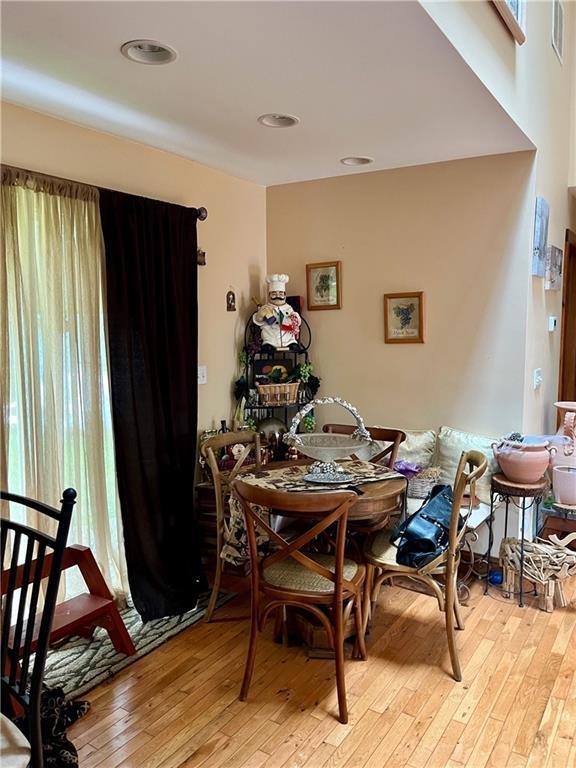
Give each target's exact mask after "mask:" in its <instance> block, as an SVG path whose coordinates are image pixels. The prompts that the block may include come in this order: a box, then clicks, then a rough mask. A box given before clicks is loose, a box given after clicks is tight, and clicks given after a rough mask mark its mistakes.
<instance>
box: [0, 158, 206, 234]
mask: <svg viewBox="0 0 576 768" xmlns="http://www.w3.org/2000/svg"><path fill="white" fill-rule="evenodd" d="M2 167H3V168H8V169H10V170H13V171H17V172H20V173H29V174H30V175H31V176H36V177H37V178H39V179H45V180H46V181H57V182H63V183H65V184H76V185H78V186H84V187H87V188H90V189H96V190H98V189H106V190H110V191H112V192H118V191H120V190H117V189H112V188H111V187H97V186H96V185H94V184H87V183H86V182H85V181H76V180H75V179H67V178H64V177H63V176H54V175H52V174H48V173H42V172H41V171H33V170H31V169H30V168H20V167H19V166H15V165H9V164H8V163H2ZM125 194H133V193H132V192H127V193H125ZM136 197H147V195H136ZM148 199H150V200H154V199H157V198H148ZM160 202H163V203H169V204H170V205H180V203H172V202H169V201H168V200H160ZM183 207H184V208H187V207H188V206H183ZM196 211H197V212H198V221H206V219H207V218H208V209H207V208H205V207H204V206H203V205H202V206H200V207H199V208H196Z"/></svg>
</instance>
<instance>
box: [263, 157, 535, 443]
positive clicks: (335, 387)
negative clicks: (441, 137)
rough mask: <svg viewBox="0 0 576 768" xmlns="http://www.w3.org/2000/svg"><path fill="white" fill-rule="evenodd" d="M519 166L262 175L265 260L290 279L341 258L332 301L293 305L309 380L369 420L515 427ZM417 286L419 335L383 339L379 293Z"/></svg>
mask: <svg viewBox="0 0 576 768" xmlns="http://www.w3.org/2000/svg"><path fill="white" fill-rule="evenodd" d="M532 173H533V153H531V152H523V153H516V154H512V155H501V156H495V157H486V158H477V159H473V160H461V161H455V162H450V163H438V164H435V165H427V166H418V167H413V168H406V169H400V170H394V171H382V172H375V173H368V174H358V175H354V176H348V177H340V178H334V179H326V180H320V181H313V182H306V183H300V184H288V185H282V186H277V187H271V188H269V189H268V191H267V225H268V234H267V250H268V266H269V269H270V270H271V271H282V272H288V273H289V274H290V281H291V282H290V285H291V288H290V290H291V292H295V293H299V294H301V295H303V296H306V282H305V281H306V269H305V265H306V264H307V263H313V262H322V261H333V260H336V259H338V260H341V261H342V281H343V307H342V309H341V310H329V311H321V312H318V311H315V312H307V313H306V318H307V320H308V322H309V323H310V325H311V327H312V333H313V344H312V347H311V350H310V353H311V359H312V361H313V362H314V365H315V368H316V371H317V373H318V375H319V376H320V377H321V378H322V388H321V393H323V394H335V395H340V396H342V397H344V398H347V399H349V400H350V401H351V402H352V403H353V404H354V405H356V406H357V408H358V409H359V411H360V413H361V414H362V415H363V417H364V418H365V420H366V421H367V423H370V424H382V425H387V426H397V427H407V428H412V429H419V428H427V427H438V426H439V425H440V424H448V425H451V426H456V427H460V428H462V429H469V430H473V431H477V432H481V433H484V434H488V435H490V434H493V435H500V434H502V433H503V432H505V431H507V430H512V429H516V428H519V425H520V424H521V420H522V405H523V404H522V392H523V385H524V353H525V339H526V336H525V333H526V316H527V292H528V273H527V254H528V251H529V244H530V237H531V222H530V220H529V218H530V217H529V213H528V210H529V207H530V206H529V202H530V197H531V184H532V182H531V178H532ZM419 290H422V291H424V292H425V298H426V306H427V308H426V318H425V326H426V342H425V343H424V344H385V343H384V327H383V323H384V321H383V295H384V293H391V292H397V291H419ZM333 415H334V416H337V414H333ZM341 415H342V414H340V416H341ZM319 416H322V414H319Z"/></svg>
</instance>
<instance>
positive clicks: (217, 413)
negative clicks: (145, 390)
mask: <svg viewBox="0 0 576 768" xmlns="http://www.w3.org/2000/svg"><path fill="white" fill-rule="evenodd" d="M2 161H3V162H5V163H7V164H11V165H16V166H20V167H23V168H29V169H32V170H37V171H42V172H44V173H49V174H54V175H57V176H63V177H65V178H69V179H75V180H78V181H83V182H87V183H89V184H96V185H99V186H103V187H109V188H112V189H117V190H120V191H123V192H129V193H132V194H136V195H143V196H148V197H153V198H157V199H160V200H166V201H169V202H173V203H179V204H181V205H188V206H200V205H204V206H205V207H206V208H207V209H208V219H207V220H206V221H204V222H199V223H198V242H199V245H200V246H201V247H202V248H203V249H204V250H205V251H206V252H207V266H205V267H199V268H198V302H199V307H198V309H199V342H198V359H199V363H200V364H204V365H207V366H208V385H207V386H200V387H199V403H198V407H199V414H198V426H199V428H200V429H202V428H204V427H208V426H211V425H213V424H216V425H217V424H218V421H219V420H220V419H222V418H229V417H230V406H231V398H230V388H231V384H232V381H233V380H234V379H235V378H236V376H237V356H238V349H239V345H240V339H241V338H242V334H243V330H244V327H243V318H244V315H245V314H246V305H247V302H248V298H249V297H250V296H251V295H252V294H254V293H255V292H256V291H257V290H258V288H259V286H260V283H261V281H262V278H263V275H264V273H265V257H266V253H265V232H266V221H265V215H266V214H265V206H266V197H265V195H266V193H265V190H264V188H262V187H258V186H257V185H255V184H251V183H249V182H246V181H242V180H240V179H237V178H234V177H231V176H227V175H226V174H224V173H221V172H219V171H215V170H212V169H210V168H207V167H205V166H202V165H200V164H198V163H194V162H191V161H189V160H185V159H183V158H181V157H178V156H176V155H172V154H169V153H167V152H162V151H160V150H156V149H152V148H151V147H147V146H144V145H143V144H138V143H135V142H131V141H127V140H125V139H120V138H116V137H113V136H110V135H107V134H103V133H99V132H97V131H92V130H88V129H86V128H80V127H78V126H76V125H73V124H71V123H68V122H64V121H62V120H56V119H54V118H51V117H47V116H45V115H41V114H38V113H36V112H31V111H29V110H26V109H22V108H20V107H16V106H14V105H12V104H3V105H2ZM191 258H193V256H192V255H191ZM230 287H232V288H234V289H235V291H236V294H237V297H238V299H239V302H238V303H239V304H240V307H239V308H240V311H238V312H235V313H231V312H226V302H225V295H226V292H227V291H228V290H229V288H230Z"/></svg>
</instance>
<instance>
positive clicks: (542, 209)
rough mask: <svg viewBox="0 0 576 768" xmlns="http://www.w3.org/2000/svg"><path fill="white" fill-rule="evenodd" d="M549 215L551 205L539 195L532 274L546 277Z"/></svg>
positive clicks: (535, 217)
mask: <svg viewBox="0 0 576 768" xmlns="http://www.w3.org/2000/svg"><path fill="white" fill-rule="evenodd" d="M549 216H550V206H549V205H548V203H547V202H546V200H544V198H543V197H537V198H536V213H535V215H534V241H533V243H532V274H533V275H534V277H544V276H545V274H546V245H547V242H548V218H549Z"/></svg>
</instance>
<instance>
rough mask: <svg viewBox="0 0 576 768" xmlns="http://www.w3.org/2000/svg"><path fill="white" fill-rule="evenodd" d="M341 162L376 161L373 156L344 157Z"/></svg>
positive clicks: (346, 163)
mask: <svg viewBox="0 0 576 768" xmlns="http://www.w3.org/2000/svg"><path fill="white" fill-rule="evenodd" d="M340 162H341V163H342V165H369V164H370V163H373V162H374V158H373V157H343V158H342V159H341V160H340Z"/></svg>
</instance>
